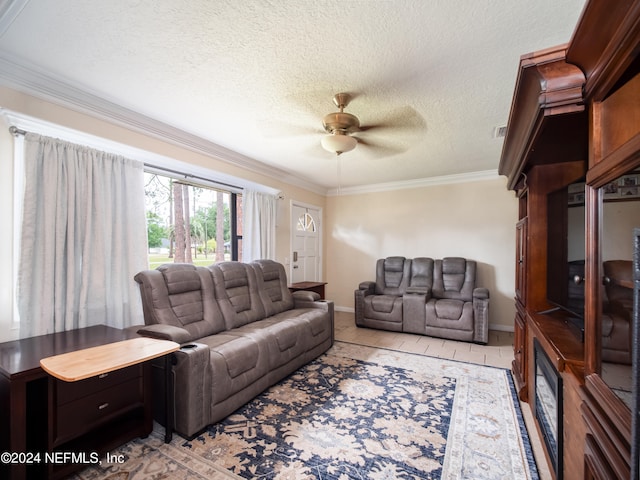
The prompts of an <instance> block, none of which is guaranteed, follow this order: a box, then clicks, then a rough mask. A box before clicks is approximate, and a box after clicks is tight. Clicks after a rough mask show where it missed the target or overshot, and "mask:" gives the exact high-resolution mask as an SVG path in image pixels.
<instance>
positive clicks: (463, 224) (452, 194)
mask: <svg viewBox="0 0 640 480" xmlns="http://www.w3.org/2000/svg"><path fill="white" fill-rule="evenodd" d="M517 206H518V205H517V200H516V198H515V196H514V194H513V192H509V191H507V188H506V179H505V178H504V177H500V178H498V177H497V176H496V178H494V179H489V180H481V181H474V182H465V183H456V184H448V185H437V186H428V187H423V188H415V189H408V190H397V191H392V192H380V193H368V194H361V195H345V196H335V197H328V199H327V208H326V225H327V228H328V231H327V232H326V239H327V240H326V242H325V247H326V259H327V262H326V264H327V281H328V282H329V283H328V285H327V296H328V297H329V298H331V299H333V300H334V301H335V303H336V307H337V308H341V309H347V310H352V309H353V292H354V290H355V289H356V288H357V287H358V284H359V283H360V282H362V281H364V280H375V262H376V260H377V259H378V258H383V257H387V256H392V255H401V256H405V257H407V258H412V257H417V256H423V257H432V258H443V257H446V256H461V257H466V258H469V259H473V260H476V261H477V262H478V278H477V281H478V285H479V286H483V287H487V288H488V289H489V290H490V295H491V304H490V323H491V327H492V328H501V329H505V330H512V329H513V317H514V313H515V307H514V302H513V297H514V274H515V271H514V270H515V269H514V263H513V262H514V260H513V259H514V257H515V250H514V249H515V245H514V243H515V234H514V232H515V230H514V225H515V222H516V220H517Z"/></svg>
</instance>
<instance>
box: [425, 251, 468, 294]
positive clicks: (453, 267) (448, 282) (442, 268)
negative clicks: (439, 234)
mask: <svg viewBox="0 0 640 480" xmlns="http://www.w3.org/2000/svg"><path fill="white" fill-rule="evenodd" d="M475 283H476V262H475V261H473V260H466V259H464V258H460V257H447V258H443V259H442V260H436V261H435V262H434V268H433V290H432V293H433V296H434V297H436V298H452V299H456V300H465V301H471V299H472V298H473V289H474V287H475Z"/></svg>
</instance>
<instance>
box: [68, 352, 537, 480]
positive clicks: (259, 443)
mask: <svg viewBox="0 0 640 480" xmlns="http://www.w3.org/2000/svg"><path fill="white" fill-rule="evenodd" d="M117 453H123V454H124V455H126V458H127V462H126V463H124V464H120V465H106V464H104V465H101V466H99V467H95V468H90V469H87V470H84V471H83V472H81V473H80V474H79V475H78V476H77V477H76V478H82V479H86V480H89V479H113V480H115V479H129V480H134V479H152V478H153V479H163V478H171V479H198V478H227V479H228V478H257V479H295V480H297V479H336V480H346V479H361V478H370V479H454V478H455V479H463V478H468V479H474V480H475V479H509V480H511V479H532V480H537V479H538V475H537V471H536V468H535V464H534V461H533V456H532V453H531V447H530V445H529V441H528V437H527V434H526V430H525V427H524V424H523V420H522V416H521V412H520V407H519V404H518V402H517V400H516V396H515V391H514V388H513V383H512V380H511V376H510V373H509V371H508V370H504V369H499V368H492V367H482V366H478V365H472V364H468V363H462V362H456V361H451V360H443V359H438V358H432V357H425V356H421V355H413V354H408V353H402V352H397V351H392V350H386V349H380V348H371V347H364V346H360V345H354V344H348V343H342V342H336V344H335V345H334V347H333V348H332V349H331V350H330V351H329V352H328V353H327V354H325V355H323V356H321V357H320V358H318V359H317V360H315V361H314V362H312V363H310V364H308V365H306V366H305V367H303V368H302V369H300V370H298V371H297V372H295V373H294V374H293V375H291V376H289V377H288V378H286V379H285V380H283V381H282V382H280V383H279V384H278V385H276V386H274V387H272V388H271V389H269V390H267V391H266V392H264V393H263V394H262V395H260V396H258V397H257V398H256V399H254V400H253V401H252V402H251V403H249V404H248V405H246V406H245V407H243V408H241V409H240V410H238V411H237V412H235V413H234V414H233V415H231V416H230V417H228V418H227V419H225V420H224V421H223V422H221V423H219V424H216V425H212V426H210V427H209V429H208V430H207V431H206V432H204V433H203V434H202V435H200V436H199V437H197V438H195V439H193V440H191V441H186V440H184V439H182V438H181V437H179V436H177V435H176V436H174V440H173V441H172V442H171V443H170V444H168V445H165V444H164V443H163V442H162V430H161V429H159V430H158V431H157V432H154V433H153V434H152V435H151V436H150V437H149V438H148V439H146V440H135V441H133V442H130V443H128V444H126V445H124V446H122V447H121V448H120V449H119V451H118V452H117Z"/></svg>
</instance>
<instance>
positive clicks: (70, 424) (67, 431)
mask: <svg viewBox="0 0 640 480" xmlns="http://www.w3.org/2000/svg"><path fill="white" fill-rule="evenodd" d="M149 340H151V339H143V338H140V337H139V336H138V335H136V334H135V333H133V332H130V331H125V330H120V329H117V328H112V327H107V326H104V325H99V326H94V327H88V328H82V329H77V330H71V331H67V332H60V333H55V334H50V335H42V336H37V337H31V338H25V339H22V340H15V341H11V342H5V343H1V344H0V452H10V453H30V454H38V453H39V454H40V459H39V460H38V461H34V462H31V463H28V462H24V461H16V462H11V463H7V462H2V463H0V477H1V478H12V479H23V478H60V477H63V476H66V475H68V474H69V473H71V472H72V471H73V470H75V469H78V468H83V466H84V465H82V464H75V465H74V464H57V463H55V462H47V461H45V453H46V452H55V451H60V452H85V453H86V454H87V456H89V453H93V454H94V455H95V454H96V453H99V454H100V455H102V454H104V453H105V452H107V451H109V450H110V449H112V448H115V447H117V446H119V445H121V444H123V443H125V442H127V441H129V440H131V439H133V438H136V437H145V436H147V435H149V433H151V430H152V428H153V421H152V408H151V399H152V394H151V374H150V368H151V367H150V363H149V362H148V361H147V360H149V358H153V357H154V356H155V357H158V356H161V355H166V354H167V353H170V352H171V351H174V350H176V349H177V348H178V345H177V344H173V342H166V343H167V344H166V345H162V346H159V345H158V344H157V343H154V345H153V346H151V345H148V343H150V342H149ZM130 342H142V343H144V345H137V346H138V347H141V348H136V349H129V350H130V351H129V354H128V355H127V356H126V358H125V356H123V355H120V354H117V355H116V356H115V357H114V356H112V355H111V354H112V353H113V352H114V351H116V350H118V348H121V347H118V345H120V346H132V344H131V343H130ZM152 342H155V341H152ZM160 342H162V341H160ZM170 344H172V345H170ZM134 346H135V345H134ZM87 349H88V350H87ZM113 349H115V350H113ZM150 349H151V350H153V352H151V350H150ZM74 352H75V353H74ZM87 352H88V353H87ZM110 352H111V353H110ZM96 355H97V356H96ZM92 356H93V357H92ZM47 357H50V358H47ZM116 357H118V358H116ZM91 358H93V359H94V361H90V359H91ZM167 358H169V356H167ZM42 359H45V365H49V366H50V368H49V367H47V368H48V369H49V370H50V371H52V372H54V373H55V372H62V373H61V375H58V376H60V377H62V378H64V376H65V375H66V374H67V373H71V374H70V375H68V376H67V378H65V380H69V379H71V380H79V381H74V382H72V383H70V382H68V381H63V380H59V379H57V378H55V377H53V376H51V375H49V374H48V373H47V372H46V371H45V370H44V369H43V368H42V366H41V360H42ZM74 359H75V360H78V359H80V360H81V361H80V364H79V365H78V364H76V366H75V367H73V368H74V370H68V368H71V367H69V366H70V365H71V364H70V363H69V362H70V361H71V362H73V361H74ZM83 359H84V360H86V361H84V360H83ZM61 360H62V361H61ZM80 370H82V371H80ZM65 372H66V373H65ZM110 372H113V374H112V373H110ZM92 375H93V376H92ZM95 375H97V376H95ZM89 377H92V378H89ZM84 378H86V379H84ZM94 403H95V405H94ZM90 406H95V408H91V407H90ZM95 411H99V413H95ZM94 452H95V453H94Z"/></svg>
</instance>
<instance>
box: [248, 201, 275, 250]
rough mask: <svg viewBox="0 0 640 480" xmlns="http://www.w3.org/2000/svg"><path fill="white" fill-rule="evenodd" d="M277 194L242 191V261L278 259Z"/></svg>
mask: <svg viewBox="0 0 640 480" xmlns="http://www.w3.org/2000/svg"><path fill="white" fill-rule="evenodd" d="M277 208H278V199H277V197H276V196H275V195H269V194H266V193H261V192H255V191H252V190H244V191H243V192H242V209H243V218H242V228H243V230H242V261H243V262H251V261H253V260H260V259H270V260H275V259H276V215H277Z"/></svg>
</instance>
